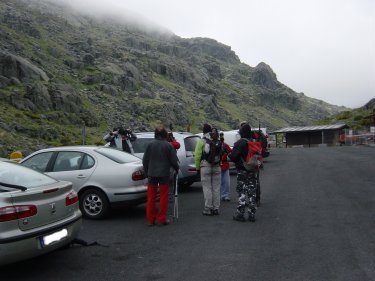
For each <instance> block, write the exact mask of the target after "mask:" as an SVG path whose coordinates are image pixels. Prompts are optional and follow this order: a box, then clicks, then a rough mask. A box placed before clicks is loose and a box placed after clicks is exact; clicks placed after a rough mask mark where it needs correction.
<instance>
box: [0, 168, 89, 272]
mask: <svg viewBox="0 0 375 281" xmlns="http://www.w3.org/2000/svg"><path fill="white" fill-rule="evenodd" d="M81 217H82V214H81V212H80V211H79V208H78V195H77V193H76V192H75V191H73V189H72V184H71V183H70V182H66V181H57V180H55V179H53V178H51V177H48V176H46V175H44V174H42V173H39V172H36V171H33V170H31V169H28V168H26V167H22V166H20V165H19V164H16V163H11V162H10V161H0V266H1V265H6V264H10V263H13V262H17V261H20V260H24V259H28V258H31V257H35V256H38V255H41V254H45V253H48V252H51V251H53V250H55V249H57V248H60V247H63V246H65V245H68V244H69V243H70V242H72V241H73V239H75V238H76V237H77V235H78V233H79V230H80V228H81V223H82V219H81Z"/></svg>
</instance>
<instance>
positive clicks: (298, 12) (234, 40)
mask: <svg viewBox="0 0 375 281" xmlns="http://www.w3.org/2000/svg"><path fill="white" fill-rule="evenodd" d="M56 1H59V2H65V3H68V4H70V5H71V6H72V7H74V8H76V9H78V10H81V11H86V12H90V13H94V14H102V15H103V14H108V13H112V14H116V15H119V16H123V17H125V18H128V19H130V20H134V21H139V22H144V23H145V24H146V25H147V26H154V27H157V28H159V27H164V28H165V29H166V30H170V31H172V32H173V33H175V34H176V35H178V36H180V37H184V38H190V37H209V38H212V39H215V40H217V41H219V42H221V43H224V44H226V45H229V46H231V47H232V49H233V50H234V51H235V52H236V53H237V55H238V56H239V58H240V59H241V61H243V62H244V63H246V64H248V65H250V66H255V65H257V64H258V63H259V62H261V61H263V62H265V63H267V64H269V65H270V66H271V67H272V69H273V70H274V72H275V73H276V74H277V76H278V80H279V81H280V82H282V83H284V84H285V85H287V86H289V87H290V88H292V89H293V90H295V91H297V92H303V93H305V95H307V96H309V97H313V98H317V99H321V100H324V101H326V102H329V103H331V104H335V105H344V106H347V107H351V108H356V107H360V106H363V105H364V104H365V103H366V102H368V101H369V100H370V99H371V98H375V1H373V0H304V1H301V0H284V1H278V0H264V1H256V0H232V1H229V0H203V1H202V0H201V1H198V0H190V1H175V0H137V1H130V0H106V1H103V0H80V1H76V0H55V1H52V2H56Z"/></svg>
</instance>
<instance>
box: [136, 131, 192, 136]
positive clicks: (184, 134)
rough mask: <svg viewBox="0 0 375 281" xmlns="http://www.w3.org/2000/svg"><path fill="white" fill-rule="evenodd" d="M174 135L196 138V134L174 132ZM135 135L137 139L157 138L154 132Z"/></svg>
mask: <svg viewBox="0 0 375 281" xmlns="http://www.w3.org/2000/svg"><path fill="white" fill-rule="evenodd" d="M172 133H173V135H177V134H179V135H181V136H182V137H189V136H195V135H194V134H192V133H190V132H172ZM135 135H136V136H137V137H139V136H144V137H154V136H155V133H154V132H139V133H135Z"/></svg>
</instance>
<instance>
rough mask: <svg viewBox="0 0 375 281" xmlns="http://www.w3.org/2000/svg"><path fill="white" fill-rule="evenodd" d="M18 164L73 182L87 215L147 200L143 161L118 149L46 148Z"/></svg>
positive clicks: (96, 216) (99, 215)
mask: <svg viewBox="0 0 375 281" xmlns="http://www.w3.org/2000/svg"><path fill="white" fill-rule="evenodd" d="M21 165H24V166H27V167H30V168H32V169H34V170H37V171H40V172H43V173H45V174H47V175H49V176H51V177H53V178H55V179H59V180H67V181H70V182H72V183H73V189H74V190H75V191H77V192H78V194H79V205H80V208H81V211H82V213H83V215H84V216H85V217H86V218H91V219H100V218H103V217H105V216H106V215H107V214H108V211H109V210H110V208H111V207H114V206H119V205H121V206H129V205H137V204H141V203H144V202H146V201H147V186H146V184H147V179H146V177H145V174H144V170H143V166H142V161H141V160H140V159H139V158H138V157H135V156H133V155H131V154H129V153H126V152H123V151H120V150H116V149H113V148H108V147H98V146H65V147H55V148H48V149H42V150H39V151H37V152H34V153H33V154H31V155H29V156H28V157H26V158H24V159H23V160H22V161H21Z"/></svg>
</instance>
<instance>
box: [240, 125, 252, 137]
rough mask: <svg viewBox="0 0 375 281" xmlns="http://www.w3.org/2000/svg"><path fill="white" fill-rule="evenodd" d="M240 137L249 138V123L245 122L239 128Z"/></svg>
mask: <svg viewBox="0 0 375 281" xmlns="http://www.w3.org/2000/svg"><path fill="white" fill-rule="evenodd" d="M240 136H241V138H246V139H250V138H251V127H250V125H249V124H245V125H243V126H242V127H241V129H240Z"/></svg>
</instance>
